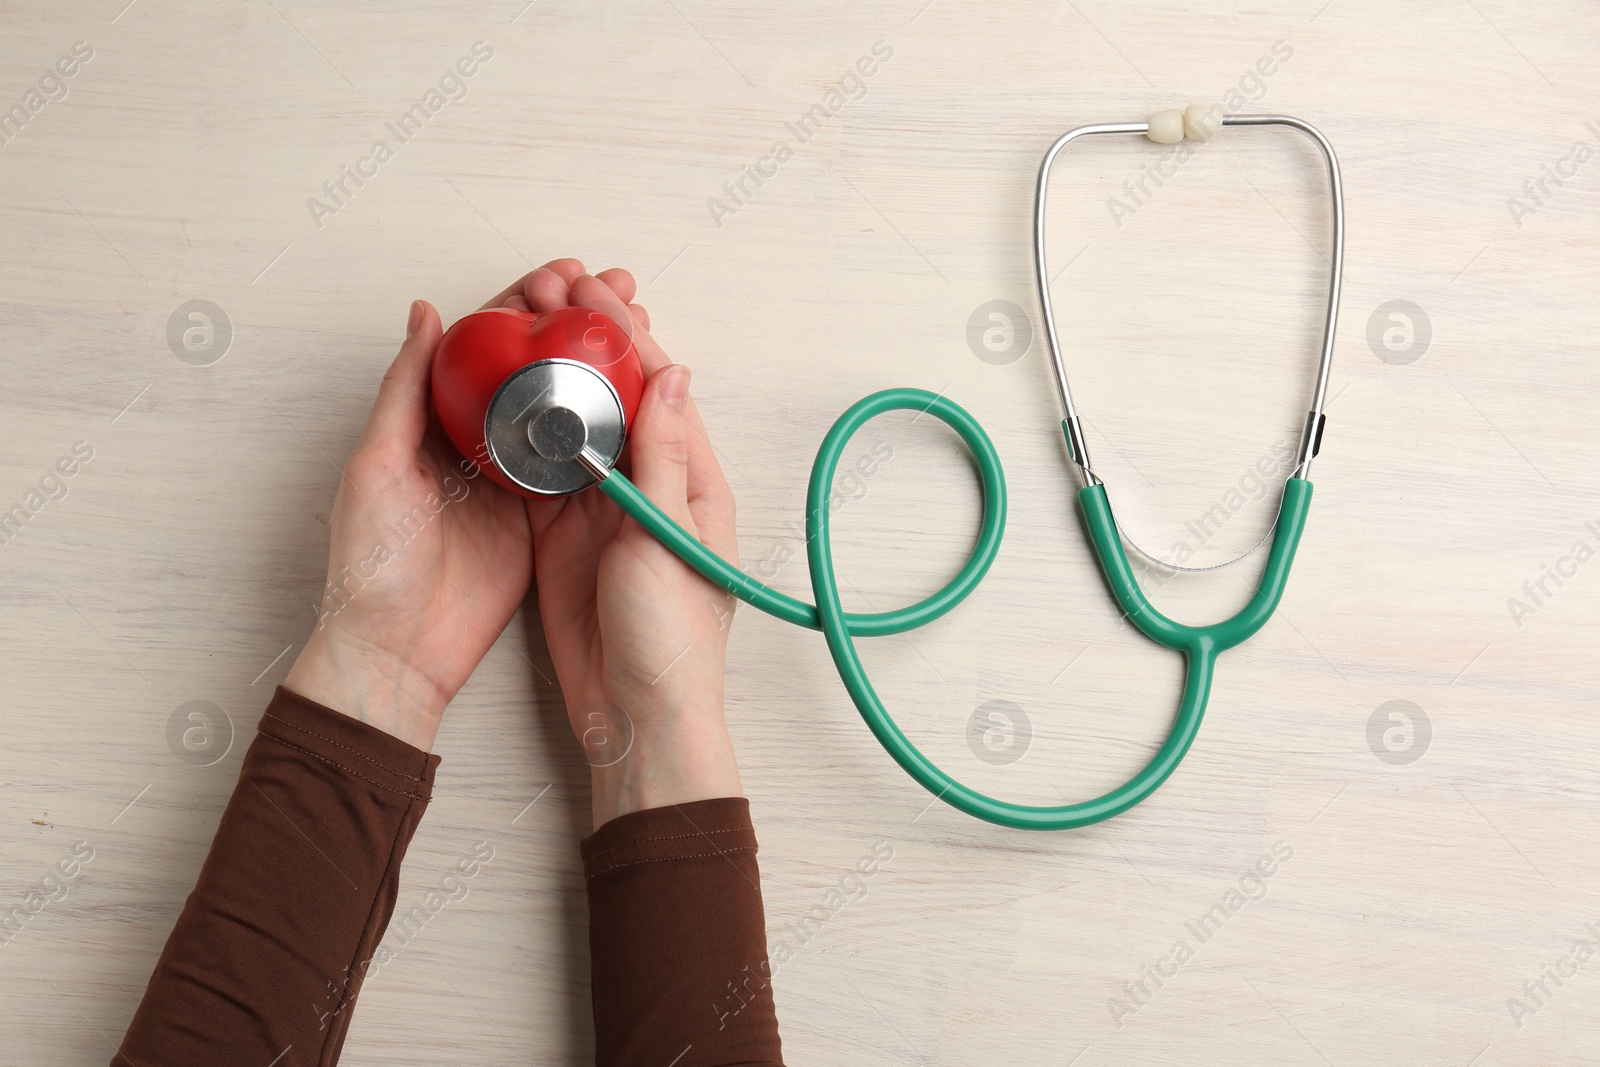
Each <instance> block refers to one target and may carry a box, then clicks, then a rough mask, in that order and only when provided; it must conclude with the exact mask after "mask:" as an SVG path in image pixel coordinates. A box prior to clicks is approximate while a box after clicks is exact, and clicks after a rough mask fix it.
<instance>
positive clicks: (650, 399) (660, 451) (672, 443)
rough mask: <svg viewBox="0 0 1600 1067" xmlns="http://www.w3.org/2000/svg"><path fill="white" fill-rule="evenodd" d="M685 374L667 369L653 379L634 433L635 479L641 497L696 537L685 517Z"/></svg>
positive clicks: (674, 368) (679, 367) (691, 521)
mask: <svg viewBox="0 0 1600 1067" xmlns="http://www.w3.org/2000/svg"><path fill="white" fill-rule="evenodd" d="M688 398H689V368H688V367H685V366H684V365H683V364H681V363H671V364H668V365H667V366H665V367H663V368H661V369H660V370H658V371H656V373H655V374H653V375H651V377H650V380H649V381H648V382H646V383H645V389H644V396H643V397H642V398H641V399H640V401H639V413H638V415H637V416H635V418H634V427H633V446H632V453H633V479H634V484H635V485H637V486H638V487H639V488H640V489H641V490H642V491H643V492H644V495H645V496H647V497H649V498H650V499H651V500H652V501H654V502H655V504H656V506H657V507H659V508H660V509H661V510H662V511H664V512H666V513H667V514H668V515H669V516H671V517H672V518H673V519H674V520H675V521H676V522H677V523H678V525H680V526H682V527H683V528H684V529H685V530H688V531H689V532H690V533H691V534H694V535H695V536H696V537H698V536H699V534H698V533H697V532H696V530H695V526H694V519H693V518H692V517H691V516H690V514H689V422H688V418H687V417H686V415H685V413H684V404H685V403H686V402H687V401H688Z"/></svg>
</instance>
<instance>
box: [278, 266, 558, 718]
mask: <svg viewBox="0 0 1600 1067" xmlns="http://www.w3.org/2000/svg"><path fill="white" fill-rule="evenodd" d="M550 266H551V267H552V268H556V269H560V270H565V271H567V272H569V273H570V274H571V275H572V276H573V277H576V276H577V274H578V273H581V271H582V269H583V268H582V265H581V264H578V263H576V262H575V261H570V260H564V261H557V262H556V263H553V264H551V265H550ZM538 274H539V272H537V271H536V272H534V274H531V275H529V276H528V277H527V278H525V279H523V280H522V281H520V282H518V283H517V284H516V285H515V286H513V289H512V290H507V291H506V292H505V293H501V294H500V295H499V296H497V297H495V298H494V299H493V300H491V301H489V302H488V303H487V304H485V305H484V307H498V306H501V305H502V304H504V303H505V302H506V300H507V297H508V295H509V294H510V293H511V292H512V291H513V290H514V291H516V292H518V293H520V292H522V291H523V288H524V285H525V284H527V285H529V286H531V285H532V280H533V279H534V278H535V277H536V276H538ZM442 335H443V330H442V328H441V326H440V322H439V314H438V312H436V311H435V310H434V309H433V307H432V306H431V305H429V304H428V303H427V302H425V301H421V300H419V301H417V302H415V303H414V304H412V305H411V313H410V317H409V319H408V321H407V323H406V339H405V342H404V343H403V344H402V345H401V346H400V354H399V356H397V357H396V358H395V361H394V364H393V366H391V367H390V368H389V371H388V373H387V374H385V375H384V377H383V384H382V386H381V387H380V388H379V390H378V399H377V400H376V401H375V402H374V403H373V405H372V413H371V414H370V415H369V416H368V417H367V425H366V427H365V429H363V430H362V433H361V439H360V440H359V441H358V442H357V443H356V447H355V451H354V452H352V453H351V455H350V460H349V462H348V463H346V465H345V469H344V471H343V476H342V477H341V478H340V482H339V493H338V496H337V497H336V498H335V500H334V504H333V522H332V526H333V530H332V535H331V537H330V544H329V550H328V576H327V584H326V586H324V592H323V597H322V608H321V611H320V612H319V614H318V618H317V627H316V629H315V630H314V631H313V632H312V635H311V638H310V640H308V641H307V642H306V646H305V648H304V649H302V650H301V652H300V656H299V658H298V659H296V660H295V663H294V666H293V667H292V668H291V669H290V671H289V676H288V678H286V679H285V681H284V684H285V685H286V686H287V687H288V688H290V689H292V690H294V691H295V692H296V693H299V694H300V695H301V696H305V697H309V698H310V699H312V700H315V701H317V702H318V703H321V704H324V705H326V706H328V707H331V708H333V709H334V710H336V711H340V712H343V713H344V714H346V715H349V716H351V717H352V718H357V719H361V720H363V721H364V722H369V723H371V724H373V725H374V726H377V727H379V728H380V729H383V730H386V731H388V732H389V733H391V734H394V735H395V736H396V737H399V738H400V739H401V740H403V741H406V742H408V743H410V744H412V745H415V746H416V747H418V748H420V749H424V750H427V749H430V748H432V746H433V739H434V735H435V734H436V733H437V732H438V729H439V720H440V717H441V716H442V715H443V714H444V708H445V705H447V704H449V703H450V700H451V699H452V698H453V697H454V696H455V695H456V692H457V691H458V690H459V689H460V688H461V687H462V686H463V685H464V684H466V681H467V678H468V676H470V675H471V674H472V671H473V668H475V667H477V665H478V661H479V660H481V659H482V658H483V657H484V654H485V653H487V652H488V651H489V646H490V645H492V644H494V642H495V640H496V639H497V638H498V637H499V636H500V632H501V631H502V630H504V629H505V627H506V624H507V623H508V622H510V621H511V616H512V614H513V613H514V612H515V611H516V609H517V606H518V605H519V604H521V603H522V601H523V599H524V598H525V597H526V595H527V591H528V582H529V579H530V577H531V574H532V570H533V566H532V563H533V561H532V555H533V540H532V534H531V531H530V529H529V526H528V513H527V508H526V507H525V506H524V503H523V499H522V498H521V497H520V496H517V495H516V494H514V493H511V492H508V491H507V490H505V489H502V488H501V487H500V486H498V485H495V484H494V483H493V482H491V481H490V480H489V479H487V478H482V477H478V474H479V471H478V468H477V467H476V466H474V465H472V464H471V463H467V462H465V461H464V460H463V459H462V457H461V455H460V453H459V452H457V451H456V449H455V446H454V445H452V444H451V443H450V441H449V439H448V438H446V437H445V436H444V433H443V431H442V430H441V429H440V427H439V425H438V421H437V419H435V418H434V417H433V413H432V405H431V392H430V379H431V371H432V367H433V355H434V351H435V350H436V349H437V348H438V346H439V338H440V337H441V336H442Z"/></svg>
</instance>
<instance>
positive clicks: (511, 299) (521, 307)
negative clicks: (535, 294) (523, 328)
mask: <svg viewBox="0 0 1600 1067" xmlns="http://www.w3.org/2000/svg"><path fill="white" fill-rule="evenodd" d="M500 306H501V307H506V308H510V309H511V310H512V311H532V310H533V308H531V307H529V306H528V298H527V297H525V296H523V295H522V294H521V293H513V294H512V295H510V296H508V297H506V302H505V303H504V304H501V305H500Z"/></svg>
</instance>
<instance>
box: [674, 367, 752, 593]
mask: <svg viewBox="0 0 1600 1067" xmlns="http://www.w3.org/2000/svg"><path fill="white" fill-rule="evenodd" d="M684 410H685V415H686V416H687V417H686V419H685V421H686V422H687V423H688V424H689V514H690V515H691V516H693V518H694V526H695V529H696V530H698V531H699V536H700V540H702V541H704V542H705V543H706V544H707V545H708V546H710V548H711V549H712V551H714V552H716V553H717V554H718V555H719V556H721V557H722V558H723V559H725V560H727V561H728V562H730V563H732V564H734V565H735V566H737V565H738V563H739V536H738V522H737V519H736V516H735V506H734V499H733V490H732V489H731V488H729V486H728V479H727V476H726V475H724V474H723V473H722V464H721V463H720V462H718V460H717V454H716V452H715V451H714V450H713V449H712V447H711V438H709V437H707V436H706V431H705V427H704V426H703V425H702V424H701V422H700V414H699V412H697V411H696V410H695V404H694V398H693V397H690V398H689V402H688V404H687V405H686V406H685V409H684Z"/></svg>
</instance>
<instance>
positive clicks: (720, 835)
mask: <svg viewBox="0 0 1600 1067" xmlns="http://www.w3.org/2000/svg"><path fill="white" fill-rule="evenodd" d="M580 849H581V851H582V853H583V867H584V875H585V878H586V880H587V882H588V887H589V956H590V968H591V981H592V985H593V998H594V1030H595V1062H596V1064H598V1067H623V1065H634V1064H641V1063H659V1064H673V1065H674V1067H713V1065H723V1064H739V1065H741V1067H782V1063H783V1052H782V1049H781V1048H780V1047H779V1042H778V1017H777V1015H776V1013H775V1012H774V1011H773V1006H772V982H771V979H772V968H771V966H770V965H769V964H768V962H767V935H766V920H765V917H764V915H763V913H762V907H761V874H760V872H759V871H758V870H757V868H756V834H755V830H754V829H753V828H752V827H751V825H750V804H749V802H748V801H746V800H745V799H744V798H743V797H730V798H726V799H721V800H701V801H697V802H695V803H692V804H681V805H676V806H673V807H666V808H652V809H650V810H648V811H636V812H633V813H632V814H629V815H623V816H621V817H620V818H616V819H613V820H611V821H610V822H608V823H606V824H605V825H604V826H602V827H600V829H598V830H596V831H595V832H594V834H593V835H592V836H590V837H587V838H585V839H584V841H583V842H582V844H581V846H580Z"/></svg>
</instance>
